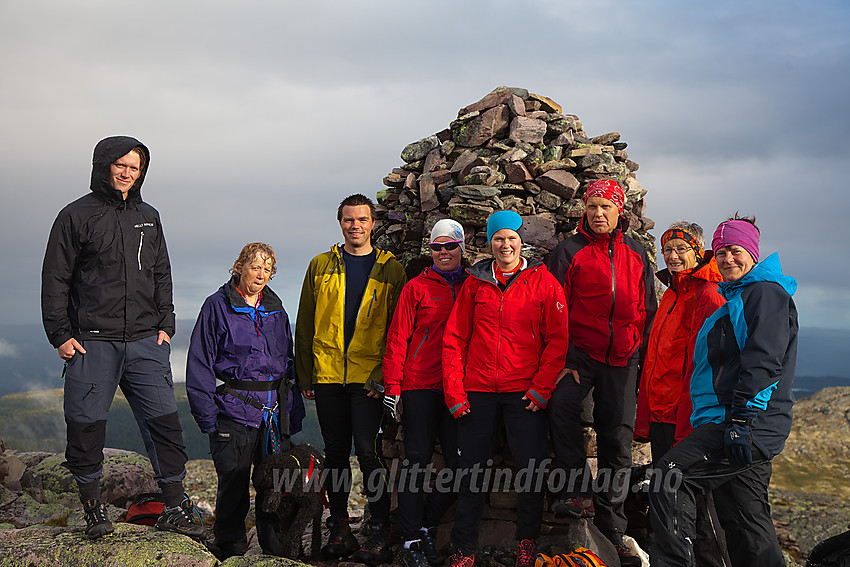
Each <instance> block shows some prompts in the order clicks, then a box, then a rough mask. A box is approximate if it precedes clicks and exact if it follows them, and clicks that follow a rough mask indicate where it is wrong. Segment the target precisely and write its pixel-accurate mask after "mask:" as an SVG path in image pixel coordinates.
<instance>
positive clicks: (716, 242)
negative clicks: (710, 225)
mask: <svg viewBox="0 0 850 567" xmlns="http://www.w3.org/2000/svg"><path fill="white" fill-rule="evenodd" d="M724 246H740V247H741V248H743V249H744V250H746V251H747V252H749V253H750V256H752V257H753V261H754V262H758V261H759V229H757V228H756V227H755V226H754V225H753V224H752V223H749V222H747V221H744V220H729V221H726V222H722V223H720V226H718V227H717V230H715V231H714V237H713V238H712V239H711V248H712V249H713V250H714V251H715V252H717V250H719V249H720V248H723V247H724Z"/></svg>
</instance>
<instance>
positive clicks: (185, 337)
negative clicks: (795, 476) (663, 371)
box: [0, 319, 850, 397]
mask: <svg viewBox="0 0 850 567" xmlns="http://www.w3.org/2000/svg"><path fill="white" fill-rule="evenodd" d="M194 325H195V321H194V320H192V319H179V320H178V321H177V333H176V334H175V335H174V337H173V338H172V341H171V349H172V358H171V364H172V369H173V371H174V376H175V378H176V380H177V381H180V380H181V379H182V377H183V376H184V375H185V354H186V350H187V349H188V348H189V339H190V337H191V334H192V327H193V326H194ZM848 344H850V329H822V328H817V327H803V328H802V329H801V330H800V338H799V341H798V349H797V350H798V353H797V377H796V382H795V384H794V388H795V390H797V392H798V394H799V395H800V397H802V396H805V395H809V394H812V393H814V392H816V391H817V390H820V389H821V388H826V387H829V386H850V365H848V364H847V363H846V361H845V360H844V356H843V354H844V353H845V351H846V349H847V345H848ZM61 387H62V361H61V360H59V357H58V356H57V355H56V350H55V349H53V348H52V347H51V346H50V344H49V343H48V342H47V338H46V337H45V335H44V330H43V329H42V328H41V325H40V324H28V325H8V324H0V396H3V395H5V394H10V393H13V392H26V391H28V390H47V389H50V388H61Z"/></svg>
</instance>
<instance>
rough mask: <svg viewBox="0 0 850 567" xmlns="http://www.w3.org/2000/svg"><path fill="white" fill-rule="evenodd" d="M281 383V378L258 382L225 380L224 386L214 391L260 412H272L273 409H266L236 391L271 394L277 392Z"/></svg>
mask: <svg viewBox="0 0 850 567" xmlns="http://www.w3.org/2000/svg"><path fill="white" fill-rule="evenodd" d="M282 383H283V379H282V378H278V379H277V380H268V381H259V382H258V381H255V380H227V381H226V382H225V383H224V384H222V385H221V386H219V387H218V388H216V389H215V391H216V393H218V394H230V395H231V396H234V397H236V398H239V399H240V400H242V401H243V402H245V403H246V404H248V405H250V406H253V407H255V408H257V409H258V410H260V411H266V410H272V411H274V409H275V408H270V407H267V406H265V405H263V404H261V403H260V402H258V401H257V400H255V399H254V398H249V397H248V396H245V395H243V394H240V393H239V392H238V391H237V390H242V391H246V392H271V391H274V390H277V389H278V388H279V387H280V385H281V384H282Z"/></svg>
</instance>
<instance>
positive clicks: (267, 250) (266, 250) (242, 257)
mask: <svg viewBox="0 0 850 567" xmlns="http://www.w3.org/2000/svg"><path fill="white" fill-rule="evenodd" d="M257 254H263V255H264V256H265V257H266V259H267V260H271V261H272V273H271V276H269V279H272V278H273V277H274V275H275V272H277V265H276V262H277V261H276V260H275V257H274V250H272V247H271V246H269V245H268V244H266V243H265V242H251V243H250V244H246V245H245V246H243V247H242V251H241V252H239V257H238V258H236V261H235V262H233V267H232V268H230V273H231V274H232V275H234V276H236V282H237V283H239V275H240V273H241V272H242V268H244V267H245V265H246V264H248V263H249V262H251V261H252V260H253V259H254V257H255V256H256V255H257Z"/></svg>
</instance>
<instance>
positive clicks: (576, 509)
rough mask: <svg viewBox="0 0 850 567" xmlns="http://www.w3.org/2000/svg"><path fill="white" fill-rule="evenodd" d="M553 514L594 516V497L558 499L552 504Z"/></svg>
mask: <svg viewBox="0 0 850 567" xmlns="http://www.w3.org/2000/svg"><path fill="white" fill-rule="evenodd" d="M552 514H554V515H555V517H556V518H559V519H561V518H592V517H593V516H594V515H596V511H595V510H594V508H593V498H586V497H584V496H576V497H573V498H565V499H562V500H558V501H557V502H556V503H555V504H553V505H552Z"/></svg>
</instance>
